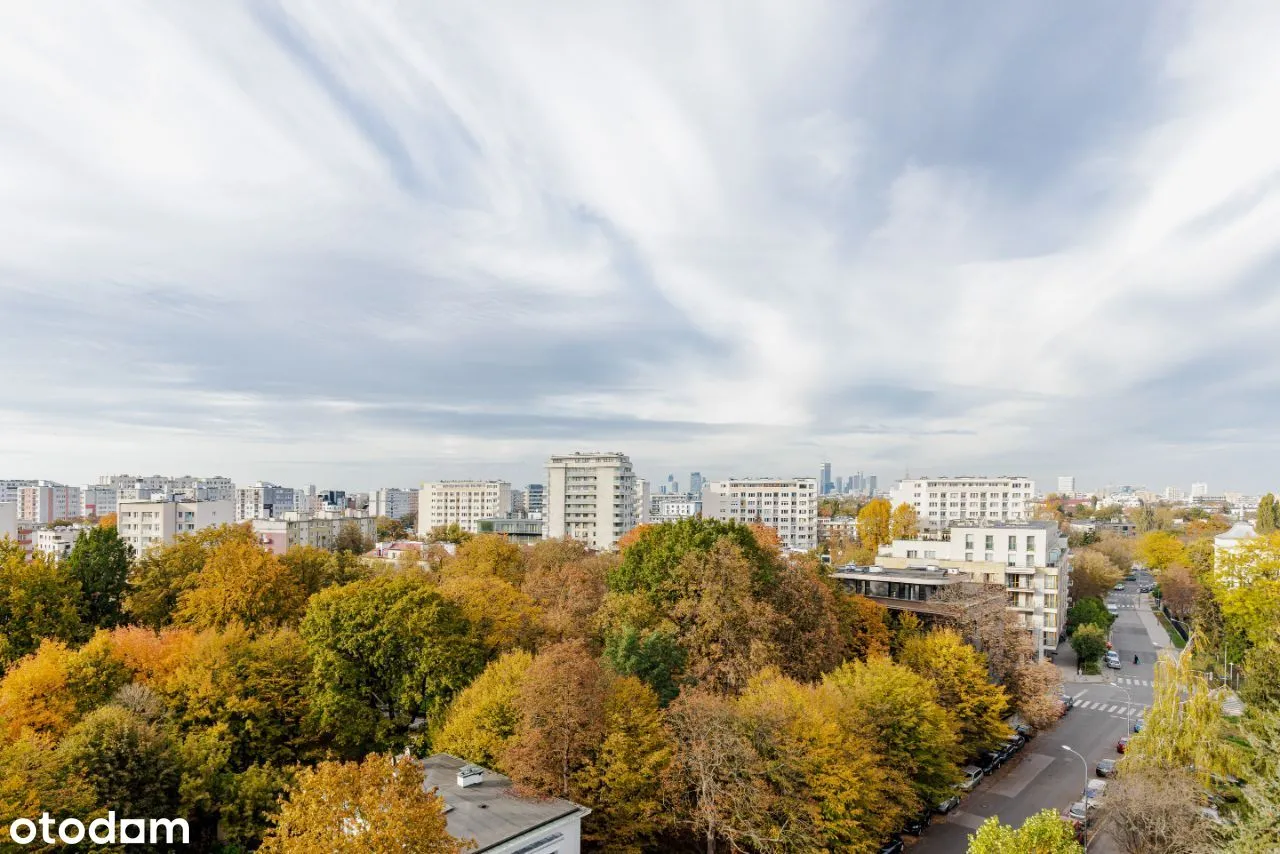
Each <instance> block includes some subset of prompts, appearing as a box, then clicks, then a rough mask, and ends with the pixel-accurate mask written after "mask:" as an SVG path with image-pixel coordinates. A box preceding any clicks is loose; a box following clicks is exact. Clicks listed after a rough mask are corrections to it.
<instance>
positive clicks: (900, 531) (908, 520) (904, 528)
mask: <svg viewBox="0 0 1280 854" xmlns="http://www.w3.org/2000/svg"><path fill="white" fill-rule="evenodd" d="M889 535H890V537H891V538H892V539H894V540H914V539H915V538H916V537H918V536H920V514H918V513H916V508H914V507H912V506H911V505H910V504H908V503H906V502H905V501H904V502H902V503H901V504H899V505H898V506H897V507H895V508H893V516H892V518H891V519H890V520H889Z"/></svg>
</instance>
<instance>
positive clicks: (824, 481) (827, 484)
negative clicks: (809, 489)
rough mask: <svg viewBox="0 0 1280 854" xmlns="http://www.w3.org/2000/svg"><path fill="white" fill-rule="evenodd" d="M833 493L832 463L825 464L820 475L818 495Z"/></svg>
mask: <svg viewBox="0 0 1280 854" xmlns="http://www.w3.org/2000/svg"><path fill="white" fill-rule="evenodd" d="M830 491H831V463H823V464H822V469H821V470H820V471H819V473H818V494H819V495H826V494H827V493H828V492H830Z"/></svg>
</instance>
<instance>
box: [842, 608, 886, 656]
mask: <svg viewBox="0 0 1280 854" xmlns="http://www.w3.org/2000/svg"><path fill="white" fill-rule="evenodd" d="M836 606H837V610H836V613H837V617H838V619H839V621H840V632H841V634H842V636H843V637H844V642H845V650H846V652H847V654H848V656H849V657H850V658H853V659H856V660H858V661H867V660H868V659H871V658H874V657H876V656H881V655H888V654H889V648H890V645H891V643H892V634H891V633H890V632H889V622H888V619H887V615H888V609H887V608H885V607H884V606H883V605H881V604H880V603H879V602H876V601H874V600H872V599H868V598H867V597H865V596H858V595H856V594H848V593H844V592H839V593H837V594H836Z"/></svg>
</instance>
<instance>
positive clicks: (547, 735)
mask: <svg viewBox="0 0 1280 854" xmlns="http://www.w3.org/2000/svg"><path fill="white" fill-rule="evenodd" d="M604 702H605V676H604V671H603V670H601V668H600V664H599V662H598V661H597V660H596V659H595V658H594V657H593V656H592V655H591V654H590V653H589V652H588V651H587V647H586V645H585V644H583V643H582V642H581V641H566V642H563V643H558V644H555V645H553V646H550V647H547V648H546V649H545V650H544V651H543V652H542V653H540V654H539V655H538V657H537V658H535V659H534V660H533V664H531V665H530V666H529V669H528V671H527V672H526V673H525V678H524V681H523V683H522V684H521V686H520V694H519V697H518V700H517V706H518V708H519V710H520V723H519V725H518V727H517V729H516V738H515V740H514V741H513V742H512V743H511V744H510V745H509V746H508V748H507V750H506V752H505V753H504V755H503V758H502V764H503V766H504V767H505V768H506V769H507V773H508V776H510V777H511V779H512V781H514V782H515V784H516V786H517V788H518V789H519V790H520V791H522V792H524V793H526V794H532V795H539V796H542V797H553V796H554V797H562V798H568V799H572V798H573V797H574V796H575V794H576V792H575V789H576V787H575V786H574V778H575V776H576V775H577V774H578V773H579V772H580V771H582V769H583V768H584V767H585V766H586V765H587V763H588V761H589V759H590V755H591V751H593V750H594V748H595V747H596V745H598V744H599V743H600V741H601V740H602V738H603V736H604Z"/></svg>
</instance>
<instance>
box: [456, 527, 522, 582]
mask: <svg viewBox="0 0 1280 854" xmlns="http://www.w3.org/2000/svg"><path fill="white" fill-rule="evenodd" d="M443 572H444V575H445V577H446V578H449V577H454V576H459V575H470V576H476V577H485V576H488V577H493V578H499V579H501V580H503V581H505V582H507V583H508V584H512V585H515V586H516V587H519V586H520V584H521V582H523V581H524V555H523V554H522V553H521V551H520V547H519V546H517V545H516V544H515V543H513V542H511V541H510V540H508V539H507V538H506V537H505V536H503V535H501V534H479V535H477V536H474V537H471V538H469V539H468V540H467V541H466V542H465V543H463V544H462V545H460V546H458V551H457V553H456V554H455V555H454V556H453V559H452V560H449V561H446V562H445V565H444V570H443Z"/></svg>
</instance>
